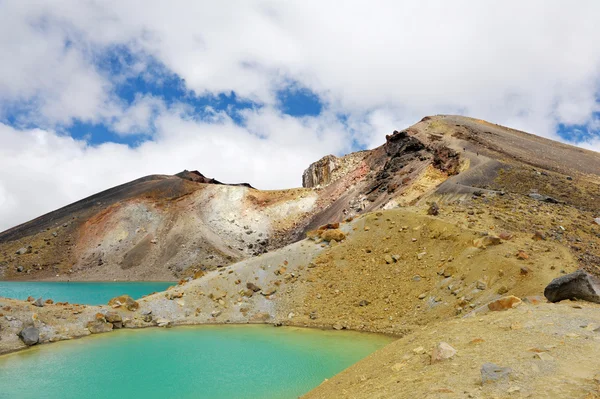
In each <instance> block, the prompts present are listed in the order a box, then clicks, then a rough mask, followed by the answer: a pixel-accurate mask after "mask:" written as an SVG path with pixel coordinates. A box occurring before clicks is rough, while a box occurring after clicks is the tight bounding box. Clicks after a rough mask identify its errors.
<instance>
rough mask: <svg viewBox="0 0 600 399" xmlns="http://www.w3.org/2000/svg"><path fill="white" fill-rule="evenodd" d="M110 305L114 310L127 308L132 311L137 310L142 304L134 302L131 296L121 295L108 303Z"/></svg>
mask: <svg viewBox="0 0 600 399" xmlns="http://www.w3.org/2000/svg"><path fill="white" fill-rule="evenodd" d="M108 305H109V306H112V307H113V308H120V307H122V308H125V309H127V310H130V311H134V310H137V309H138V308H139V307H140V304H139V303H137V302H136V301H134V300H133V298H132V297H130V296H129V295H121V296H118V297H115V298H113V299H111V300H110V301H108Z"/></svg>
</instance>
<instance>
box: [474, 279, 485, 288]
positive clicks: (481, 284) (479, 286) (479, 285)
mask: <svg viewBox="0 0 600 399" xmlns="http://www.w3.org/2000/svg"><path fill="white" fill-rule="evenodd" d="M475 288H477V289H478V290H485V289H487V284H486V283H485V282H484V281H481V280H477V282H476V283H475Z"/></svg>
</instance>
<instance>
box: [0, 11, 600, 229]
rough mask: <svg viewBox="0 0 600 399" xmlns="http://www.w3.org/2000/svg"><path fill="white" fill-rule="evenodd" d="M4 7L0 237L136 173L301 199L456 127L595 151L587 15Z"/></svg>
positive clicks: (595, 61) (597, 77) (593, 38)
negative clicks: (438, 123) (349, 168)
mask: <svg viewBox="0 0 600 399" xmlns="http://www.w3.org/2000/svg"><path fill="white" fill-rule="evenodd" d="M340 4H341V3H340V2H339V1H328V0H318V1H316V0H315V1H313V0H302V1H296V0H289V1H254V0H239V1H236V0H230V1H206V0H204V1H202V0H171V1H169V2H165V1H155V0H102V1H100V0H98V1H96V0H72V1H70V0H47V1H44V0H29V1H22V0H0V54H1V57H0V230H4V229H6V228H9V227H11V226H14V225H16V224H19V223H22V222H25V221H27V220H29V219H32V218H34V217H36V216H39V215H41V214H43V213H46V212H49V211H52V210H54V209H56V208H58V207H60V206H64V205H66V204H68V203H71V202H73V201H76V200H79V199H81V198H83V197H85V196H88V195H91V194H93V193H96V192H98V191H101V190H103V189H106V188H110V187H112V186H114V185H117V184H121V183H124V182H127V181H130V180H133V179H136V178H138V177H141V176H144V175H148V174H174V173H177V172H180V171H181V170H183V169H189V170H199V171H200V172H202V173H203V174H204V175H206V176H209V177H214V178H216V179H218V180H220V181H225V182H248V183H251V184H252V185H253V186H255V187H257V188H261V189H276V188H290V187H297V186H300V185H301V176H302V171H303V170H304V169H305V168H306V167H307V166H308V165H309V164H310V163H311V162H314V161H316V160H318V159H319V158H321V157H322V156H324V155H327V154H334V155H343V154H345V153H348V152H351V151H356V150H360V149H368V148H374V147H376V146H378V145H381V144H383V142H384V141H385V135H386V134H389V133H390V132H392V131H393V130H398V129H403V128H406V127H408V126H410V125H412V124H414V123H416V122H417V121H418V120H420V119H421V118H422V117H423V116H426V115H434V114H461V115H467V116H472V117H476V118H480V119H486V120H489V121H491V122H494V123H499V124H502V125H507V126H510V127H513V128H517V129H521V130H525V131H528V132H531V133H534V134H537V135H540V136H543V137H547V138H550V139H553V140H559V141H563V142H567V143H570V144H573V145H578V146H581V147H584V148H588V149H593V150H600V139H599V136H600V99H599V95H600V46H598V37H600V28H598V24H597V21H598V17H600V2H598V1H596V0H590V1H586V0H578V1H576V2H573V1H566V0H565V1H553V0H540V1H538V0H529V1H527V2H523V1H512V0H508V1H506V0H504V1H496V0H486V1H466V0H465V1H461V0H455V1H452V2H448V1H441V0H440V1H429V0H414V1H403V2H398V1H377V0H373V1H369V2H366V1H344V2H343V6H340Z"/></svg>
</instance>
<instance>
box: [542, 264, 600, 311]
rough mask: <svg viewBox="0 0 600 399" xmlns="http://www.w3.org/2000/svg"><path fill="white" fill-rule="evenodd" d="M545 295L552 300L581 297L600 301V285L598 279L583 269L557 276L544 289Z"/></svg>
mask: <svg viewBox="0 0 600 399" xmlns="http://www.w3.org/2000/svg"><path fill="white" fill-rule="evenodd" d="M544 296H545V297H546V298H547V299H548V300H549V301H550V302H559V301H562V300H564V299H581V300H584V301H588V302H595V303H600V286H599V285H598V281H597V280H596V279H595V278H594V277H593V276H592V275H590V274H588V273H586V272H585V271H583V270H578V271H576V272H575V273H571V274H567V275H565V276H561V277H558V278H555V279H554V280H552V281H551V282H550V284H548V286H547V287H546V289H545V290H544Z"/></svg>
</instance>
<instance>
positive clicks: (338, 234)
mask: <svg viewBox="0 0 600 399" xmlns="http://www.w3.org/2000/svg"><path fill="white" fill-rule="evenodd" d="M321 238H322V239H323V241H342V240H343V239H344V238H346V234H344V232H343V231H341V230H339V229H333V230H325V231H323V232H322V233H321Z"/></svg>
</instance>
